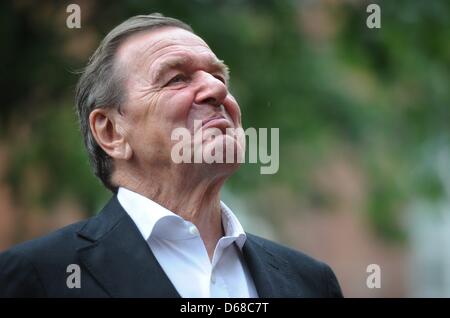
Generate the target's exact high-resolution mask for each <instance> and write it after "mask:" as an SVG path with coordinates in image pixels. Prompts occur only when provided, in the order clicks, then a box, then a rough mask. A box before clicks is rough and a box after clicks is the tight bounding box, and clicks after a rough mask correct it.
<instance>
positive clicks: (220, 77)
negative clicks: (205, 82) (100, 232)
mask: <svg viewBox="0 0 450 318" xmlns="http://www.w3.org/2000/svg"><path fill="white" fill-rule="evenodd" d="M214 77H215V78H217V79H218V80H219V81H221V82H222V83H224V84H226V81H225V77H223V76H222V75H220V74H215V75H214Z"/></svg>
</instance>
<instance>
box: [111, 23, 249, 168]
mask: <svg viewBox="0 0 450 318" xmlns="http://www.w3.org/2000/svg"><path fill="white" fill-rule="evenodd" d="M117 63H118V65H119V68H120V69H121V70H120V71H121V72H124V73H123V74H125V86H126V92H127V97H126V103H125V107H124V108H123V109H122V113H123V117H124V122H125V130H126V138H127V141H128V142H129V144H130V146H131V148H132V150H133V157H134V159H135V160H137V164H138V165H139V166H141V165H142V167H144V168H145V167H148V165H156V166H166V165H170V164H172V160H171V148H172V146H173V144H174V142H175V141H172V140H171V134H172V131H173V130H174V129H175V128H179V127H183V128H187V129H188V130H189V131H190V132H191V134H192V136H193V135H194V134H195V133H196V131H195V130H198V128H199V127H198V125H196V126H195V127H194V121H201V122H202V123H203V124H204V125H203V127H202V129H203V130H205V129H206V128H211V127H213V128H219V129H220V130H221V131H223V135H221V136H219V138H215V139H214V140H203V141H202V143H203V147H204V148H207V147H211V145H210V143H221V144H226V143H227V142H233V143H234V144H235V148H238V151H239V149H240V151H243V148H244V147H245V145H242V144H238V143H239V142H238V141H237V140H235V139H234V138H232V137H230V136H227V135H226V134H225V129H226V128H241V127H242V126H241V113H240V109H239V105H238V104H237V102H236V100H235V99H234V97H233V96H232V95H231V94H230V92H229V91H228V70H227V67H226V66H225V65H224V64H223V63H222V62H221V61H220V60H219V59H218V58H217V57H216V56H215V55H214V53H213V52H212V51H211V49H210V48H209V47H208V45H207V44H206V43H205V42H204V41H203V40H202V39H201V38H199V37H198V36H196V35H195V34H192V33H190V32H188V31H186V30H183V29H179V28H173V27H168V28H162V29H158V30H152V31H149V32H142V33H139V34H136V35H133V36H132V37H131V38H129V39H127V40H126V41H125V43H124V44H123V45H122V46H121V47H120V48H119V51H118V53H117ZM212 118H217V119H216V120H214V121H210V122H209V123H206V121H208V120H210V119H212ZM208 143H209V144H208Z"/></svg>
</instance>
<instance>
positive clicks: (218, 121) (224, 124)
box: [202, 115, 231, 130]
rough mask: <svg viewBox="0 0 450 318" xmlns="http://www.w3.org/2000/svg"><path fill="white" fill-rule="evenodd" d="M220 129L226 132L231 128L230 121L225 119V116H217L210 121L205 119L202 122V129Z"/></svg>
mask: <svg viewBox="0 0 450 318" xmlns="http://www.w3.org/2000/svg"><path fill="white" fill-rule="evenodd" d="M212 127H214V128H219V129H221V130H224V129H226V128H228V127H231V124H230V121H229V120H228V119H226V118H225V116H223V115H215V116H212V117H210V118H208V119H204V120H203V121H202V128H203V129H206V128H212Z"/></svg>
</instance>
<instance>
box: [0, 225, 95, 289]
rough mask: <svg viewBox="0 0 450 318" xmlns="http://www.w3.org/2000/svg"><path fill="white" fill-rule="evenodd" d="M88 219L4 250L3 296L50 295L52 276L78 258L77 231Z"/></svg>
mask: <svg viewBox="0 0 450 318" xmlns="http://www.w3.org/2000/svg"><path fill="white" fill-rule="evenodd" d="M85 222H86V221H81V222H78V223H75V224H71V225H68V226H66V227H63V228H61V229H59V230H57V231H54V232H52V233H50V234H48V235H45V236H43V237H40V238H37V239H34V240H30V241H27V242H24V243H21V244H18V245H16V246H14V247H12V248H10V249H8V250H6V251H4V252H2V253H0V286H2V287H1V288H0V297H46V296H47V292H46V285H47V282H48V280H49V278H51V277H54V275H58V273H65V272H66V268H67V266H68V265H69V264H71V263H75V262H76V250H77V244H79V240H77V239H76V236H77V231H78V230H79V229H80V228H81V227H82V226H83V225H84V223H85Z"/></svg>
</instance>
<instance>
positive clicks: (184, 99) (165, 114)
mask: <svg viewBox="0 0 450 318" xmlns="http://www.w3.org/2000/svg"><path fill="white" fill-rule="evenodd" d="M194 96H195V95H194V93H193V92H191V91H189V90H188V89H184V90H177V91H167V92H164V93H163V94H162V95H161V96H160V98H159V101H158V103H157V104H158V108H159V109H158V114H159V115H160V116H157V117H158V120H161V121H165V122H166V123H167V124H168V125H169V126H171V127H186V123H187V121H188V116H189V113H190V110H191V107H192V104H193V102H194Z"/></svg>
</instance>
